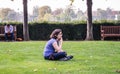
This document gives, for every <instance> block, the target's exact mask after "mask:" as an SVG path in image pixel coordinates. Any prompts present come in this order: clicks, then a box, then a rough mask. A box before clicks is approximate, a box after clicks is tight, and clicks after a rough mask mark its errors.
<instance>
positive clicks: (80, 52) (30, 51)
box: [0, 41, 120, 74]
mask: <svg viewBox="0 0 120 74" xmlns="http://www.w3.org/2000/svg"><path fill="white" fill-rule="evenodd" d="M45 43H46V41H28V42H0V74H118V73H119V71H120V42H115V41H65V42H64V43H63V49H64V50H65V51H67V53H68V55H70V54H71V55H74V58H73V59H72V60H70V61H47V60H44V58H43V55H42V53H43V49H44V45H45Z"/></svg>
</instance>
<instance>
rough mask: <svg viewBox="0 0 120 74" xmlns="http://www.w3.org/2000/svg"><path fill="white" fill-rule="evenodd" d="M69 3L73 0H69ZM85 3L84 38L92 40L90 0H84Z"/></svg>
mask: <svg viewBox="0 0 120 74" xmlns="http://www.w3.org/2000/svg"><path fill="white" fill-rule="evenodd" d="M70 1H71V5H72V3H73V2H74V0H70ZM82 1H84V0H82ZM86 2H87V3H86V5H87V35H86V39H85V40H93V39H94V38H93V25H92V0H86Z"/></svg>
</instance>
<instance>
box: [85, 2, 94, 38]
mask: <svg viewBox="0 0 120 74" xmlns="http://www.w3.org/2000/svg"><path fill="white" fill-rule="evenodd" d="M86 40H93V25H92V0H87V36H86Z"/></svg>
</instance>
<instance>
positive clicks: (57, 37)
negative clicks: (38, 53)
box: [43, 29, 73, 61]
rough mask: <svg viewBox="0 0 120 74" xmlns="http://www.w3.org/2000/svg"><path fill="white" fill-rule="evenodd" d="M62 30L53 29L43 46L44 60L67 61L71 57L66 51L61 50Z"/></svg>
mask: <svg viewBox="0 0 120 74" xmlns="http://www.w3.org/2000/svg"><path fill="white" fill-rule="evenodd" d="M62 43H63V38H62V30H61V29H55V30H54V31H53V32H52V33H51V35H50V40H49V41H48V42H47V43H46V45H45V48H44V52H43V55H44V58H45V59H46V60H60V61H67V60H70V59H72V58H73V56H72V55H70V56H67V53H66V52H65V51H63V50H62Z"/></svg>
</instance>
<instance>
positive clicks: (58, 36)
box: [57, 32, 62, 40]
mask: <svg viewBox="0 0 120 74" xmlns="http://www.w3.org/2000/svg"><path fill="white" fill-rule="evenodd" d="M61 38H62V32H60V33H59V34H58V35H57V39H58V40H60V39H61Z"/></svg>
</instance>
